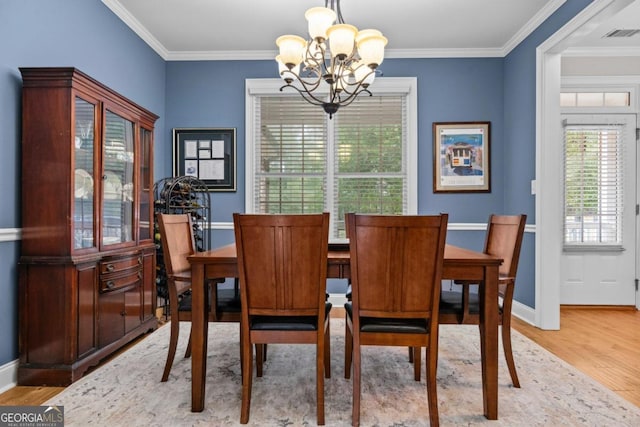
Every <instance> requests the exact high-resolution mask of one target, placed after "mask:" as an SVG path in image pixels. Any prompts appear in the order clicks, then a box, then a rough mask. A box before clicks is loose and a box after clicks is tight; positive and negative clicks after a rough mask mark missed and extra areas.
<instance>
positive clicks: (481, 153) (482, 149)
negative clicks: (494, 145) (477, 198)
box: [433, 122, 491, 193]
mask: <svg viewBox="0 0 640 427" xmlns="http://www.w3.org/2000/svg"><path fill="white" fill-rule="evenodd" d="M490 146H491V122H434V123H433V192H434V193H490V192H491V161H490V159H491V150H490Z"/></svg>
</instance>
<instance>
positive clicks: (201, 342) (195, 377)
mask: <svg viewBox="0 0 640 427" xmlns="http://www.w3.org/2000/svg"><path fill="white" fill-rule="evenodd" d="M191 285H192V286H191V412H202V410H203V409H204V389H205V383H206V381H205V375H206V373H207V336H208V327H209V322H208V321H207V312H206V311H207V310H206V301H207V298H206V295H205V294H206V291H207V286H206V285H205V283H204V265H203V264H192V266H191Z"/></svg>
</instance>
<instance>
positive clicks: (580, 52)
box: [562, 46, 640, 57]
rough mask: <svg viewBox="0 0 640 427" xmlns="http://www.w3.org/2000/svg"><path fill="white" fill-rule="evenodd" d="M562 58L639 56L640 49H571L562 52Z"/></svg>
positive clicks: (635, 47)
mask: <svg viewBox="0 0 640 427" xmlns="http://www.w3.org/2000/svg"><path fill="white" fill-rule="evenodd" d="M562 56H587V57H588V56H640V47H637V46H624V47H623V46H618V47H583V48H580V47H571V48H568V49H567V50H565V51H564V52H562Z"/></svg>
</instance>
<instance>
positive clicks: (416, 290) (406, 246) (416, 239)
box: [347, 214, 448, 318]
mask: <svg viewBox="0 0 640 427" xmlns="http://www.w3.org/2000/svg"><path fill="white" fill-rule="evenodd" d="M447 219H448V217H447V215H446V214H443V215H435V216H382V215H353V214H347V223H348V224H347V229H348V230H349V241H350V250H351V274H352V285H353V288H354V289H353V295H354V296H353V308H354V310H358V312H359V313H360V315H363V316H374V317H395V318H401V317H428V316H429V313H432V312H433V310H434V307H435V308H437V306H438V301H439V293H438V290H439V286H435V284H436V283H438V284H439V283H440V278H441V275H442V263H443V258H444V246H445V238H446V227H447ZM356 288H358V289H356Z"/></svg>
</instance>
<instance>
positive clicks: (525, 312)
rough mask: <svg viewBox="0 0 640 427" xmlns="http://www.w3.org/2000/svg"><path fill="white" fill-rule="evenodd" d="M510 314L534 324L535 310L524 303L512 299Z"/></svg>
mask: <svg viewBox="0 0 640 427" xmlns="http://www.w3.org/2000/svg"><path fill="white" fill-rule="evenodd" d="M511 315H512V316H516V317H517V318H518V319H520V320H523V321H525V322H527V323H529V324H530V325H533V326H536V310H535V309H533V308H531V307H529V306H528V305H524V304H522V303H520V302H518V301H516V300H513V306H512V307H511Z"/></svg>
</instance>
